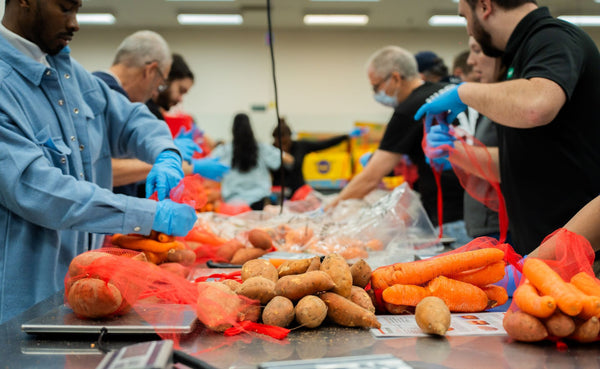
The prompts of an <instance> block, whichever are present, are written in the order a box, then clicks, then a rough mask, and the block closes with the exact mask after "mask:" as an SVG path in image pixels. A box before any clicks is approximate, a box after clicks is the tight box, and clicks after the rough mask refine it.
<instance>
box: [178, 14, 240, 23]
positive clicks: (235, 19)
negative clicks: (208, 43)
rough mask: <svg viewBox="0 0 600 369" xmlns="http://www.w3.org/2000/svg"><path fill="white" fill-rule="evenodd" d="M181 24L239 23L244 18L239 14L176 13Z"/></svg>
mask: <svg viewBox="0 0 600 369" xmlns="http://www.w3.org/2000/svg"><path fill="white" fill-rule="evenodd" d="M177 22H179V24H181V25H240V24H242V23H243V22H244V18H243V17H242V16H241V15H240V14H178V15H177Z"/></svg>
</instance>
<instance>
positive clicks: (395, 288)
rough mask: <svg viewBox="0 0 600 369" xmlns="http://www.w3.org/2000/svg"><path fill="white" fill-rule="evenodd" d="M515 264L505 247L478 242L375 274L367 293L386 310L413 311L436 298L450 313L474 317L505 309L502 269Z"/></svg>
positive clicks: (484, 239)
mask: <svg viewBox="0 0 600 369" xmlns="http://www.w3.org/2000/svg"><path fill="white" fill-rule="evenodd" d="M519 259H520V256H519V255H518V254H517V253H515V251H514V250H513V249H512V247H511V246H510V245H509V244H506V243H500V242H499V241H498V240H496V239H494V238H490V237H479V238H476V239H474V240H473V241H471V242H469V243H468V244H466V245H464V246H462V247H460V248H458V249H456V250H452V251H448V252H445V253H443V254H440V255H437V256H435V257H432V258H428V259H425V260H419V261H412V262H403V263H396V264H392V265H387V266H383V267H380V268H377V269H375V270H374V271H373V274H372V277H371V287H372V288H373V289H374V293H375V296H376V299H377V302H378V305H379V306H380V307H384V308H385V307H386V305H388V306H389V304H391V306H416V304H417V303H419V301H420V300H421V299H422V298H424V297H426V296H436V297H439V298H441V299H442V300H444V302H445V303H446V305H448V308H449V309H450V311H452V312H478V311H483V310H487V309H490V308H493V307H496V306H499V305H502V304H504V303H506V301H507V300H508V296H507V294H506V289H505V286H502V285H501V284H500V285H499V284H498V282H499V281H501V280H502V278H503V277H504V274H505V266H506V263H507V262H509V263H513V262H514V263H516V262H517V261H518V260H519ZM410 291H413V292H414V294H413V293H411V292H410ZM415 294H416V295H415ZM386 309H387V310H390V309H389V308H386Z"/></svg>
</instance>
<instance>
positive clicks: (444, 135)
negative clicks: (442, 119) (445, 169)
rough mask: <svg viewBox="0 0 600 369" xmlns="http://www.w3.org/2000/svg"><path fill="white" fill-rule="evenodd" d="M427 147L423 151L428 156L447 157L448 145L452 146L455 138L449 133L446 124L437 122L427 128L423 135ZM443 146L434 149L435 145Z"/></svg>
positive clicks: (434, 157) (435, 157)
mask: <svg viewBox="0 0 600 369" xmlns="http://www.w3.org/2000/svg"><path fill="white" fill-rule="evenodd" d="M425 141H426V142H427V147H426V149H425V151H426V152H427V154H428V156H429V157H430V158H433V159H438V158H446V157H448V147H454V141H456V138H455V137H454V136H452V134H450V128H449V127H448V125H447V124H438V125H435V126H433V127H431V129H430V130H429V133H427V135H426V137H425ZM441 146H445V147H444V148H439V149H436V148H437V147H441Z"/></svg>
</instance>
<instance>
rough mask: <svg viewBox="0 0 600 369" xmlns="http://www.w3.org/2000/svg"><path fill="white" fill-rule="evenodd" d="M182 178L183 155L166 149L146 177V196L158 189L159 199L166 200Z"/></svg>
mask: <svg viewBox="0 0 600 369" xmlns="http://www.w3.org/2000/svg"><path fill="white" fill-rule="evenodd" d="M182 179H183V169H182V168H181V156H179V154H178V153H176V152H175V151H171V150H165V151H163V152H161V153H160V154H159V155H158V157H157V158H156V161H155V162H154V166H152V169H150V173H148V177H146V196H147V197H150V196H151V195H152V194H153V193H154V191H156V192H157V195H158V200H159V201H160V200H164V199H165V198H167V196H168V195H169V192H171V190H172V189H173V188H174V187H176V186H177V185H178V184H179V181H181V180H182Z"/></svg>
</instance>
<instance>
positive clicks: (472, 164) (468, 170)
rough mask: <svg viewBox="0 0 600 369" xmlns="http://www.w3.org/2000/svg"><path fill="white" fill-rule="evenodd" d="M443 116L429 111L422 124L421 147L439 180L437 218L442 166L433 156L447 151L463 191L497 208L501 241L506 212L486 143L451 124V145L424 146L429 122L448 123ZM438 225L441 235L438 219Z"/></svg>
mask: <svg viewBox="0 0 600 369" xmlns="http://www.w3.org/2000/svg"><path fill="white" fill-rule="evenodd" d="M445 117H446V114H439V115H435V116H430V115H428V116H427V118H426V121H425V124H424V125H423V126H424V128H423V129H424V130H425V134H424V135H423V141H422V146H423V151H424V153H425V156H427V157H428V158H430V161H431V162H432V163H433V164H432V169H433V172H434V176H435V178H436V182H437V184H438V219H442V217H441V215H442V211H443V210H442V206H443V205H442V201H441V198H442V197H441V191H442V190H443V189H441V187H440V175H441V171H442V170H443V167H442V165H441V164H439V163H436V162H435V160H434V159H433V158H435V157H436V153H437V152H439V151H447V152H448V161H449V162H450V164H451V165H452V169H453V170H454V173H455V174H456V176H457V177H458V179H459V181H460V183H461V185H462V187H463V188H464V189H465V191H467V193H468V194H469V195H471V196H472V197H473V198H474V199H476V200H477V201H479V202H481V203H482V204H484V205H485V206H487V207H488V208H490V209H492V210H494V211H497V212H498V220H499V223H500V241H501V242H504V241H505V240H506V234H507V232H508V215H507V213H506V207H505V204H504V197H503V196H502V192H501V190H500V175H499V171H498V168H497V167H496V165H495V163H494V161H493V160H492V156H491V154H490V152H489V151H488V150H487V148H486V146H485V145H484V144H482V143H481V142H480V141H479V140H477V139H476V138H475V137H473V136H472V135H470V134H468V133H467V132H465V131H464V130H462V129H460V128H455V127H452V126H449V127H448V131H449V133H450V134H451V135H452V136H453V137H454V138H455V139H456V141H455V142H454V146H450V145H441V146H438V147H435V148H431V147H429V146H427V141H426V135H427V133H429V130H430V128H431V126H433V125H436V124H439V125H446V126H448V123H446V120H445ZM439 226H440V235H441V234H442V224H441V221H440V224H439Z"/></svg>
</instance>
